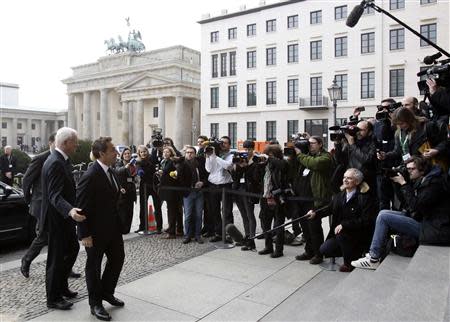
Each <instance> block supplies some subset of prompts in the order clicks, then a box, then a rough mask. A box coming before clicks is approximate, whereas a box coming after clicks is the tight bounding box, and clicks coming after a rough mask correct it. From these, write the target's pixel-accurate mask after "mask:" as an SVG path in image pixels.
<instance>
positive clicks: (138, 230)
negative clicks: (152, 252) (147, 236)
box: [134, 228, 144, 234]
mask: <svg viewBox="0 0 450 322" xmlns="http://www.w3.org/2000/svg"><path fill="white" fill-rule="evenodd" d="M141 231H144V229H143V228H142V229H141V228H139V229H136V230H135V231H134V232H135V233H136V234H137V233H139V232H141Z"/></svg>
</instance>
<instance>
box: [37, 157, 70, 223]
mask: <svg viewBox="0 0 450 322" xmlns="http://www.w3.org/2000/svg"><path fill="white" fill-rule="evenodd" d="M71 168H72V167H71V165H70V163H69V162H66V161H65V160H64V157H63V156H62V154H61V153H59V152H58V151H56V150H55V151H53V152H52V153H51V154H50V156H49V157H48V158H47V160H46V161H45V162H44V166H43V168H42V174H41V180H42V208H41V221H40V223H39V231H48V221H50V220H53V221H54V222H56V223H58V224H64V222H67V221H69V222H71V223H72V224H74V221H73V220H72V218H71V217H70V216H69V211H70V210H71V209H72V208H73V207H74V206H73V205H74V204H75V181H74V180H73V176H72V169H71Z"/></svg>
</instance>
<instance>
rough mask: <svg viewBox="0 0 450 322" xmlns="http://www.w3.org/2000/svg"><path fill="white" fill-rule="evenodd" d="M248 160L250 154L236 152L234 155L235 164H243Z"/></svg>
mask: <svg viewBox="0 0 450 322" xmlns="http://www.w3.org/2000/svg"><path fill="white" fill-rule="evenodd" d="M247 159H248V153H247V152H236V153H234V155H233V161H232V162H233V163H241V162H245V161H247Z"/></svg>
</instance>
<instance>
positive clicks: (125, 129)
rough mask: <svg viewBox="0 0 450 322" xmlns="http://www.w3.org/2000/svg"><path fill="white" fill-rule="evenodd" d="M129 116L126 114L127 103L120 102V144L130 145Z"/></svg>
mask: <svg viewBox="0 0 450 322" xmlns="http://www.w3.org/2000/svg"><path fill="white" fill-rule="evenodd" d="M129 126H130V114H129V113H128V102H127V101H122V142H121V144H125V145H129V144H130V140H129V139H130V137H129V136H130V132H129Z"/></svg>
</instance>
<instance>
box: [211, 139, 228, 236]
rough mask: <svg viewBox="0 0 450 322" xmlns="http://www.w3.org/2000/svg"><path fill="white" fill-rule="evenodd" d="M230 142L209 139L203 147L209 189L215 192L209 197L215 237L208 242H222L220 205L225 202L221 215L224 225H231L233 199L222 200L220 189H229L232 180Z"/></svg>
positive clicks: (226, 196) (226, 197)
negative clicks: (223, 211)
mask: <svg viewBox="0 0 450 322" xmlns="http://www.w3.org/2000/svg"><path fill="white" fill-rule="evenodd" d="M230 147H231V140H230V138H229V137H228V136H223V137H221V138H220V140H216V139H215V138H211V139H210V140H209V141H208V145H207V146H206V147H205V156H206V162H205V168H206V171H208V172H209V177H208V182H209V187H210V188H212V189H214V188H216V189H217V191H216V192H211V193H210V195H209V210H210V213H211V219H212V222H213V226H214V233H215V236H214V237H212V238H211V239H210V240H209V241H210V242H218V241H220V240H222V217H221V211H220V210H221V207H220V203H221V202H225V213H224V214H223V216H224V219H225V224H230V223H231V224H232V223H233V221H234V220H233V198H232V196H231V195H230V194H226V195H225V200H222V193H221V191H220V190H221V189H222V188H226V189H231V186H232V183H233V178H232V176H231V173H230V171H231V170H232V169H233V154H231V153H230Z"/></svg>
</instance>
